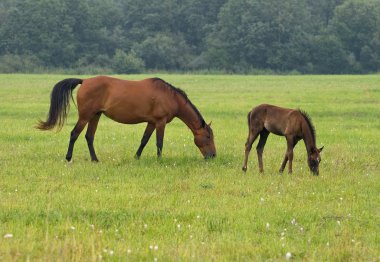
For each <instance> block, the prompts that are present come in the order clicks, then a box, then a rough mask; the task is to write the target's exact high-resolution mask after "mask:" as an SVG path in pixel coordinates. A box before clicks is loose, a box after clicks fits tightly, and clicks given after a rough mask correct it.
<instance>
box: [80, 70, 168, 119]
mask: <svg viewBox="0 0 380 262" xmlns="http://www.w3.org/2000/svg"><path fill="white" fill-rule="evenodd" d="M167 93H168V92H164V90H163V89H160V88H158V87H157V86H156V84H155V81H154V79H152V78H147V79H144V80H140V81H131V80H123V79H117V78H113V77H108V76H97V77H93V78H87V79H84V80H83V83H82V86H81V88H80V89H79V91H78V94H77V101H78V108H79V110H80V111H82V112H85V113H86V112H88V114H94V112H95V113H96V112H103V113H104V114H105V115H107V116H108V117H110V118H111V119H113V120H115V121H117V122H121V123H128V124H133V123H140V122H149V121H155V119H157V118H162V117H165V116H167V115H169V114H170V112H171V111H173V110H175V105H173V101H171V99H170V97H168V94H167ZM81 108H82V110H81ZM170 117H172V116H171V115H170V116H169V117H168V118H170Z"/></svg>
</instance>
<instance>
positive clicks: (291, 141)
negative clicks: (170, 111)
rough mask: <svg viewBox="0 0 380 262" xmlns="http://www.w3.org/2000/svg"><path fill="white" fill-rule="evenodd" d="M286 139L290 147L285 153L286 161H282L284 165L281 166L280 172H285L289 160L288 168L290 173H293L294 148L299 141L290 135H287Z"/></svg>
mask: <svg viewBox="0 0 380 262" xmlns="http://www.w3.org/2000/svg"><path fill="white" fill-rule="evenodd" d="M286 141H287V146H288V147H287V150H286V153H285V157H284V161H283V162H282V165H281V167H280V173H282V172H284V169H285V166H286V163H287V162H288V160H289V166H288V169H289V174H291V173H292V172H293V165H292V164H293V148H294V146H295V144H296V143H297V142H295V140H294V138H293V137H289V136H287V137H286Z"/></svg>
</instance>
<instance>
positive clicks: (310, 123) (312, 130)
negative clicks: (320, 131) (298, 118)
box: [298, 109, 315, 144]
mask: <svg viewBox="0 0 380 262" xmlns="http://www.w3.org/2000/svg"><path fill="white" fill-rule="evenodd" d="M298 111H299V112H300V113H301V115H302V116H303V118H304V119H305V120H306V123H307V125H308V126H309V128H310V132H311V135H312V137H313V142H314V144H315V127H314V125H313V122H312V121H311V117H310V116H309V114H308V113H306V112H305V111H303V110H301V109H298Z"/></svg>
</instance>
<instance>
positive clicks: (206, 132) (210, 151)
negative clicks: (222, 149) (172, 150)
mask: <svg viewBox="0 0 380 262" xmlns="http://www.w3.org/2000/svg"><path fill="white" fill-rule="evenodd" d="M194 143H195V144H196V145H197V147H198V148H199V150H200V151H201V153H202V155H203V156H204V157H205V158H211V157H215V156H216V149H215V144H214V134H213V132H212V129H211V123H210V124H208V125H207V124H206V123H204V125H203V126H202V127H201V128H200V129H199V130H197V132H196V133H195V135H194Z"/></svg>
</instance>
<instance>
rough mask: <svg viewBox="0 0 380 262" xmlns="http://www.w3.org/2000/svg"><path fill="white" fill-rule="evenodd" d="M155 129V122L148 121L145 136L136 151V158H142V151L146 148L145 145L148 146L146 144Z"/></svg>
mask: <svg viewBox="0 0 380 262" xmlns="http://www.w3.org/2000/svg"><path fill="white" fill-rule="evenodd" d="M154 129H155V126H154V124H152V123H148V125H147V126H146V128H145V131H144V135H143V137H142V138H141V143H140V146H139V148H138V149H137V152H136V155H135V158H136V159H139V158H140V156H141V153H142V151H143V150H144V147H145V146H146V144H147V143H148V141H149V138H150V136H151V135H152V133H153V131H154Z"/></svg>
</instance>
